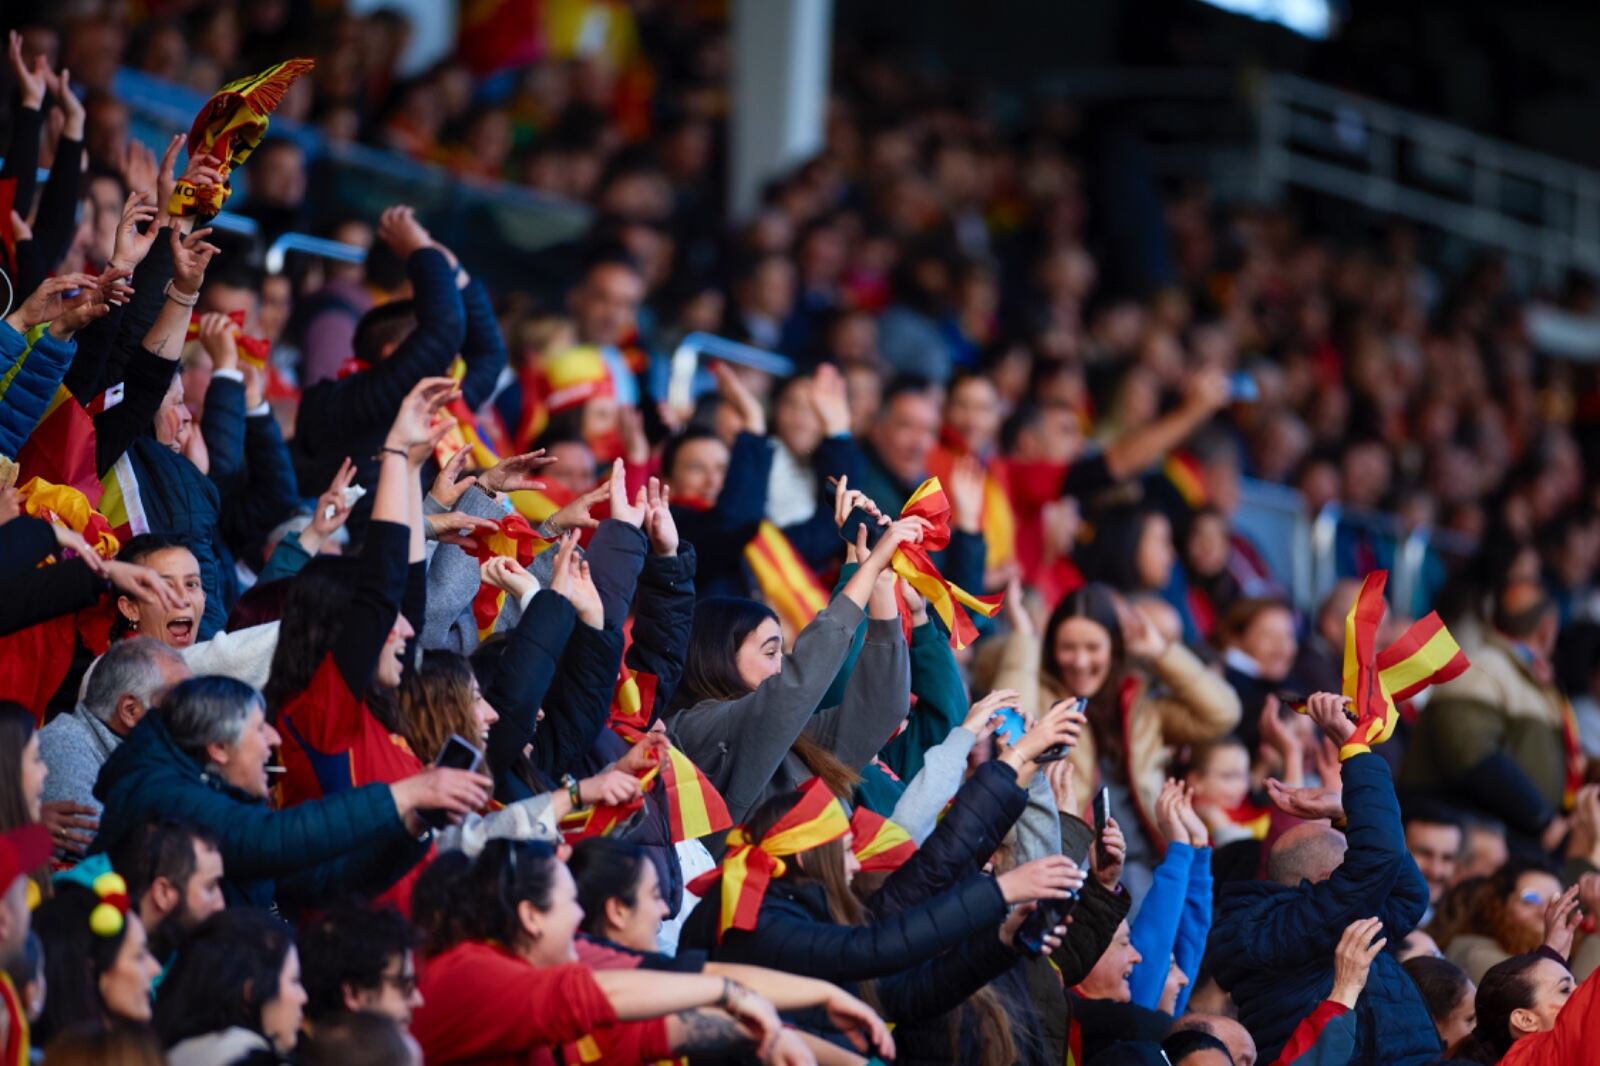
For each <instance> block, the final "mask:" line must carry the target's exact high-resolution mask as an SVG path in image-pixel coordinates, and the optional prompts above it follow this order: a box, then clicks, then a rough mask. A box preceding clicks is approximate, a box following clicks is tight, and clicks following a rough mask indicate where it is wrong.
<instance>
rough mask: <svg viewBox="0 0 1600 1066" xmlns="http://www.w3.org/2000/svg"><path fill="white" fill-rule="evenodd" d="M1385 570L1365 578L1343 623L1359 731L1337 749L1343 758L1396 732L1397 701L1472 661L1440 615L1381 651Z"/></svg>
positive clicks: (1348, 687) (1347, 689)
mask: <svg viewBox="0 0 1600 1066" xmlns="http://www.w3.org/2000/svg"><path fill="white" fill-rule="evenodd" d="M1388 580H1389V572H1388V571H1387V570H1375V571H1373V572H1372V573H1370V574H1368V575H1367V577H1366V580H1365V581H1363V582H1362V583H1361V591H1360V592H1359V593H1358V594H1357V595H1356V601H1355V603H1353V604H1351V605H1350V613H1349V614H1348V615H1346V616H1345V622H1344V679H1343V684H1344V695H1345V697H1346V698H1347V699H1348V700H1349V701H1350V710H1351V713H1352V714H1354V715H1355V718H1356V731H1355V733H1353V734H1352V735H1351V737H1350V739H1349V741H1347V742H1346V743H1345V745H1344V747H1343V748H1341V749H1340V751H1339V757H1340V758H1341V759H1348V758H1350V757H1351V756H1352V755H1358V754H1360V753H1362V752H1366V751H1371V750H1372V746H1373V745H1374V744H1382V743H1383V742H1384V741H1386V740H1388V739H1389V738H1390V737H1391V736H1392V735H1394V730H1395V726H1396V725H1398V724H1399V722H1400V712H1399V711H1398V710H1397V709H1396V704H1397V703H1401V702H1404V701H1405V700H1407V699H1409V698H1410V697H1412V696H1414V695H1416V694H1417V693H1418V692H1421V691H1422V690H1423V689H1425V688H1427V687H1428V686H1429V685H1437V684H1442V683H1443V682H1446V681H1449V680H1450V679H1451V678H1453V677H1458V676H1459V675H1460V674H1461V673H1462V672H1463V671H1464V670H1466V668H1467V667H1468V666H1470V665H1471V664H1470V663H1469V662H1468V661H1467V656H1466V654H1465V653H1464V652H1462V650H1461V648H1460V646H1458V645H1457V644H1456V642H1455V638H1454V637H1452V636H1451V635H1450V630H1448V629H1446V628H1445V625H1444V622H1443V621H1441V620H1440V618H1439V616H1438V614H1434V613H1431V614H1429V615H1428V616H1427V617H1426V618H1423V619H1421V620H1419V621H1417V622H1414V623H1412V625H1411V627H1410V628H1409V629H1407V630H1406V631H1405V633H1404V634H1403V635H1402V636H1401V637H1400V639H1399V640H1396V641H1395V642H1394V643H1393V644H1391V645H1389V647H1387V648H1385V649H1384V650H1383V652H1382V653H1381V654H1379V652H1378V650H1377V643H1378V627H1379V626H1380V625H1382V624H1383V616H1384V614H1385V613H1386V611H1387V610H1388V608H1387V606H1386V605H1385V604H1384V601H1383V589H1384V586H1385V584H1387V583H1388Z"/></svg>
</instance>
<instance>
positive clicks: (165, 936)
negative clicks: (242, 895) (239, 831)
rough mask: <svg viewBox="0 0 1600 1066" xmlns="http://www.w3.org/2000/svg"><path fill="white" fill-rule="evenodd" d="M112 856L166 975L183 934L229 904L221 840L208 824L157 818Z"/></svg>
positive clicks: (129, 898)
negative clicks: (126, 884) (214, 834)
mask: <svg viewBox="0 0 1600 1066" xmlns="http://www.w3.org/2000/svg"><path fill="white" fill-rule="evenodd" d="M113 859H114V861H113V863H112V865H113V867H114V868H115V869H116V870H118V871H119V872H120V873H122V875H123V877H124V878H125V879H126V880H127V882H128V900H129V902H130V903H131V904H132V905H133V906H134V907H136V908H138V911H139V920H140V921H142V922H143V923H144V928H145V932H146V934H147V935H148V936H149V938H150V954H152V955H154V956H155V957H156V959H157V960H158V961H159V962H160V963H161V965H162V973H163V975H164V974H165V972H166V969H167V968H168V967H170V966H171V965H172V960H173V958H174V957H175V956H176V954H177V949H178V945H179V943H181V942H182V940H183V938H184V936H185V935H186V934H187V933H188V932H189V931H190V930H191V929H193V928H194V927H195V926H197V925H199V924H200V923H201V922H203V921H205V920H206V919H207V918H209V917H211V916H212V915H213V914H216V913H217V912H218V911H220V910H222V909H223V908H224V907H225V906H226V903H225V901H224V899H223V895H222V876H223V871H222V852H221V851H220V850H219V849H218V847H217V839H216V837H215V836H213V835H212V834H211V831H210V830H208V829H206V828H204V827H203V826H198V825H192V824H190V823H186V822H174V821H166V820H162V821H152V822H150V823H149V824H147V825H146V826H145V827H144V830H143V831H142V832H140V833H135V834H133V836H132V837H130V838H129V840H128V844H127V846H126V848H125V849H123V850H122V851H121V852H120V853H119V854H117V855H115V856H113ZM158 980H159V979H158Z"/></svg>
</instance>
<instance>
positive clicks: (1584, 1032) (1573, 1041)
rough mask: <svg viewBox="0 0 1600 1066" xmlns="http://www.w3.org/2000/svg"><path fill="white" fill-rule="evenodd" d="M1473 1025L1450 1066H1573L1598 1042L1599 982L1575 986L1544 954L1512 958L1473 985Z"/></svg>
mask: <svg viewBox="0 0 1600 1066" xmlns="http://www.w3.org/2000/svg"><path fill="white" fill-rule="evenodd" d="M1475 1003H1476V1006H1477V1009H1478V1024H1477V1026H1476V1027H1475V1028H1474V1029H1473V1030H1472V1033H1471V1035H1470V1036H1468V1037H1467V1038H1466V1039H1464V1040H1462V1041H1461V1043H1460V1044H1459V1045H1458V1046H1457V1047H1456V1049H1455V1053H1454V1054H1453V1055H1451V1060H1452V1061H1455V1062H1481V1063H1485V1064H1488V1063H1500V1064H1501V1066H1579V1064H1581V1063H1587V1062H1592V1061H1594V1060H1593V1055H1594V1040H1595V1038H1597V1037H1600V982H1596V981H1595V980H1594V979H1593V978H1590V979H1589V980H1587V981H1585V982H1583V983H1582V984H1581V985H1580V984H1578V982H1576V981H1574V980H1573V979H1572V973H1571V972H1570V971H1569V970H1568V969H1567V968H1566V966H1564V965H1563V964H1562V963H1561V962H1559V961H1558V960H1557V958H1556V956H1555V955H1554V954H1552V953H1549V952H1545V951H1537V952H1534V953H1532V954H1528V955H1513V956H1511V957H1510V958H1509V959H1506V960H1505V961H1504V962H1499V963H1496V964H1495V965H1493V966H1491V967H1489V972H1488V973H1486V974H1484V975H1483V980H1482V981H1481V982H1479V984H1478V996H1477V999H1476V1001H1475Z"/></svg>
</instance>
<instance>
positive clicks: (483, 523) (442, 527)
mask: <svg viewBox="0 0 1600 1066" xmlns="http://www.w3.org/2000/svg"><path fill="white" fill-rule="evenodd" d="M424 517H425V520H426V521H427V523H428V528H427V529H426V530H424V531H423V532H424V533H425V534H426V536H427V539H429V540H436V541H438V542H439V543H440V544H454V545H455V546H456V547H458V548H471V547H473V546H474V544H475V543H476V541H475V540H474V536H475V535H476V534H478V533H492V532H494V531H495V530H496V529H497V528H499V523H497V522H496V521H495V520H494V519H492V518H480V517H478V516H477V515H470V514H463V513H462V512H460V511H446V512H444V513H443V514H431V515H426V516H424Z"/></svg>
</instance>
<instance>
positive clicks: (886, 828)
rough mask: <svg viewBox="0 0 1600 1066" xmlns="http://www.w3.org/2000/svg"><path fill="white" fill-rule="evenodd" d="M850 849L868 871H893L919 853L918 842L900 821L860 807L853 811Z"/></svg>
mask: <svg viewBox="0 0 1600 1066" xmlns="http://www.w3.org/2000/svg"><path fill="white" fill-rule="evenodd" d="M850 837H851V840H850V850H851V851H853V852H855V856H856V859H857V860H859V861H860V863H861V869H862V871H863V872H864V873H871V872H873V871H881V872H883V873H893V872H894V871H895V870H898V869H899V868H900V867H901V865H902V864H903V863H904V862H905V861H906V860H907V859H909V858H911V856H913V855H915V854H916V853H917V842H916V841H914V840H912V839H911V834H910V833H907V832H906V831H905V830H904V829H902V828H901V827H900V825H899V824H898V823H896V822H891V821H890V820H889V819H887V818H885V817H884V816H883V815H881V814H878V813H877V812H876V811H869V810H868V809H867V808H865V807H857V808H856V809H855V813H854V814H852V815H850Z"/></svg>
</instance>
